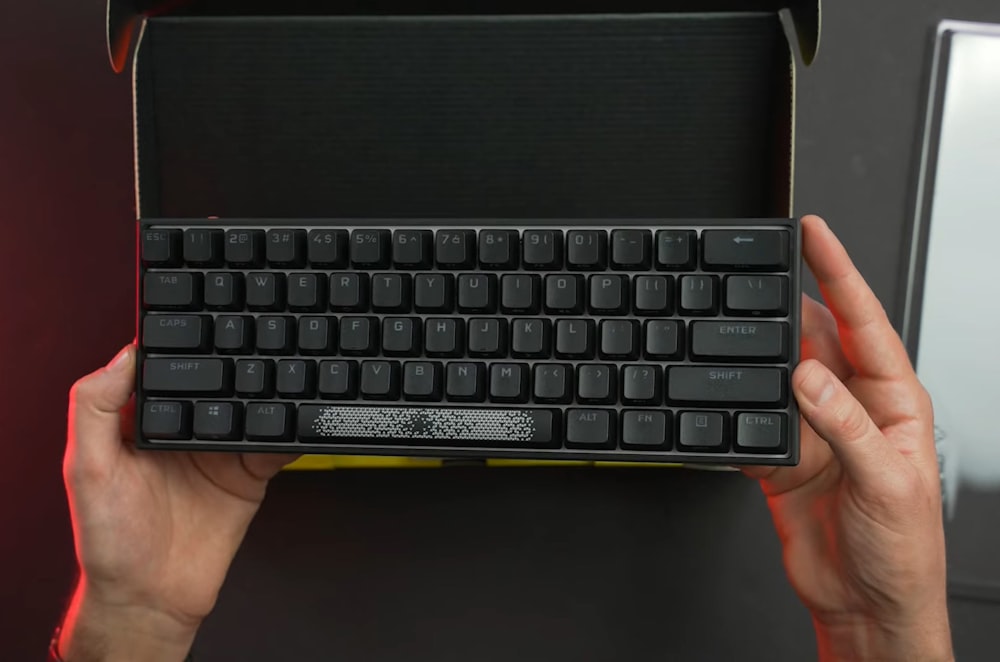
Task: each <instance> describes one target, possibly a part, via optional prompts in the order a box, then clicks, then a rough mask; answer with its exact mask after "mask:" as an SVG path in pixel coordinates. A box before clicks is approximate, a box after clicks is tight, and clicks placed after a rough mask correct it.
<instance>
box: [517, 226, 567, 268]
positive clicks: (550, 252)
mask: <svg viewBox="0 0 1000 662" xmlns="http://www.w3.org/2000/svg"><path fill="white" fill-rule="evenodd" d="M522 243H523V248H524V250H523V260H522V261H523V263H524V266H525V268H527V269H541V270H555V269H562V264H563V261H562V254H563V253H562V249H563V234H562V230H525V231H524V236H523V239H522Z"/></svg>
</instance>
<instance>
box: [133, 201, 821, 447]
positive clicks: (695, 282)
mask: <svg viewBox="0 0 1000 662" xmlns="http://www.w3.org/2000/svg"><path fill="white" fill-rule="evenodd" d="M139 249H140V250H139V311H138V342H139V370H138V376H137V412H138V413H137V444H138V446H139V447H140V448H156V449H201V450H223V451H227V450H231V451H244V452H245V451H262V452H271V451H281V452H290V451H295V452H302V453H309V454H344V455H393V456H433V457H440V458H470V457H479V458H525V459H549V460H602V461H634V462H670V463H673V462H684V463H710V464H731V465H734V464H785V465H787V464H795V463H796V462H798V439H799V437H798V435H799V430H798V413H797V409H796V405H795V402H794V399H793V397H792V395H791V391H790V375H791V371H792V369H793V368H794V366H795V365H796V363H797V361H798V359H799V327H800V291H801V287H800V273H799V272H800V236H799V226H798V223H797V221H795V220H789V219H777V220H774V219H769V220H760V221H747V220H740V221H733V220H711V221H709V220H699V221H691V222H682V221H671V220H665V221H641V222H640V221H615V222H611V221H597V220H581V221H572V222H571V221H553V220H551V219H550V220H538V221H526V220H516V221H496V220H468V219H466V220H435V221H429V220H386V221H369V220H364V221H362V220H324V221H318V220H259V219H254V220H219V219H197V220H195V219H143V220H141V221H140V222H139Z"/></svg>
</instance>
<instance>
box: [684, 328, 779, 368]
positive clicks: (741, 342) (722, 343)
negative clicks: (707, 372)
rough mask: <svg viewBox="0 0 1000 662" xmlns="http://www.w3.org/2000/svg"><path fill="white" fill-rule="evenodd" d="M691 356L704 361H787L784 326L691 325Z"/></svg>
mask: <svg viewBox="0 0 1000 662" xmlns="http://www.w3.org/2000/svg"><path fill="white" fill-rule="evenodd" d="M691 356H692V357H693V358H694V359H703V360H707V361H717V360H728V359H740V360H745V361H787V360H788V325H787V324H786V323H784V322H750V321H747V322H741V321H729V322H694V323H693V324H692V325H691Z"/></svg>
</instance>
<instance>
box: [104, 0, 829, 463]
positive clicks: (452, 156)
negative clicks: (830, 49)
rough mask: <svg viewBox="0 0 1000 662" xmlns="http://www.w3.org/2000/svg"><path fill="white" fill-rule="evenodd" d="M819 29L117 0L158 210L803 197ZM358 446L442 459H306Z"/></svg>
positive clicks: (633, 0)
mask: <svg viewBox="0 0 1000 662" xmlns="http://www.w3.org/2000/svg"><path fill="white" fill-rule="evenodd" d="M783 18H784V19H790V20H785V21H784V23H785V24H784V25H783V20H782V19H783ZM786 27H787V30H786ZM819 33H820V6H819V0H743V1H739V0H708V1H705V0H700V1H696V0H660V1H659V2H643V1H637V0H625V1H624V2H614V3H612V2H609V1H607V0H605V1H603V2H583V3H580V2H563V1H557V0H553V1H549V2H542V3H538V2H527V1H525V0H516V1H514V2H505V3H499V2H472V1H465V2H462V1H444V0H428V1H427V2H424V3H419V6H414V3H408V2H403V1H402V0H388V1H383V2H376V1H372V0H359V1H357V2H351V3H326V2H319V1H317V0H288V1H284V2H263V1H260V0H254V1H244V2H235V1H233V0H200V1H199V0H189V1H187V2H165V1H163V0H160V1H159V2H157V1H154V0H109V3H108V46H109V54H110V57H111V61H112V65H113V67H114V68H115V70H116V71H125V70H126V69H129V64H131V68H130V69H131V73H132V77H133V88H134V114H135V144H136V158H135V178H136V200H137V203H136V204H137V215H138V216H139V217H140V218H205V217H223V218H334V217H339V218H343V217H352V218H359V219H364V218H369V219H377V218H401V217H405V218H454V219H461V218H508V219H518V218H536V219H538V218H541V219H544V218H552V219H557V218H558V219H566V218H578V219H595V218H620V219H642V218H686V219H695V220H696V219H708V218H747V219H754V218H783V217H785V218H787V217H788V216H790V215H791V214H792V190H793V179H794V178H793V158H792V155H793V151H794V135H795V130H794V124H795V79H796V64H797V62H798V61H800V60H801V61H802V62H804V63H805V64H809V63H811V62H812V60H813V58H814V57H815V55H816V51H817V48H818V44H819ZM789 36H791V37H793V39H792V40H791V41H790V40H789V38H788V37H789ZM133 45H134V46H135V48H134V50H132V46H133ZM341 462H344V463H345V464H346V465H349V466H357V465H359V464H360V465H361V466H384V465H386V464H389V465H393V466H398V465H404V466H410V465H411V464H413V465H415V466H424V465H425V464H426V463H427V462H426V461H412V462H411V461H410V460H405V459H404V460H399V461H397V460H395V459H381V460H379V459H369V458H363V459H355V460H347V459H345V458H336V459H335V458H331V457H325V458H322V459H317V458H311V459H310V460H308V461H307V462H304V463H302V464H301V466H315V467H321V468H332V467H333V466H340V463H341Z"/></svg>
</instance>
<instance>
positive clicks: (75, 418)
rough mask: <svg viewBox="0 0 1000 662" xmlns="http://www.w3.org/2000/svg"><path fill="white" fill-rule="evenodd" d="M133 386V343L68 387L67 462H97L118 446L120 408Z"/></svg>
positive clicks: (102, 460)
mask: <svg viewBox="0 0 1000 662" xmlns="http://www.w3.org/2000/svg"><path fill="white" fill-rule="evenodd" d="M134 388H135V346H134V345H131V344H129V345H127V346H125V347H124V348H123V349H122V350H121V351H120V352H118V355H117V356H115V358H114V359H112V360H111V362H110V363H108V365H106V366H105V367H103V368H101V369H99V370H95V371H94V372H92V373H90V374H89V375H87V376H86V377H83V378H81V379H80V380H79V381H77V382H76V383H75V384H74V385H73V388H72V390H70V396H69V429H68V434H67V438H68V445H67V448H66V464H67V465H71V464H76V463H80V464H84V465H91V466H99V465H100V464H106V463H107V462H109V461H110V460H111V458H112V457H113V456H114V454H115V453H117V452H118V451H119V450H120V449H121V440H122V436H121V422H120V416H121V414H120V412H121V409H122V408H123V407H124V406H125V405H126V404H128V401H129V399H130V398H131V397H132V392H133V390H134Z"/></svg>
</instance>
